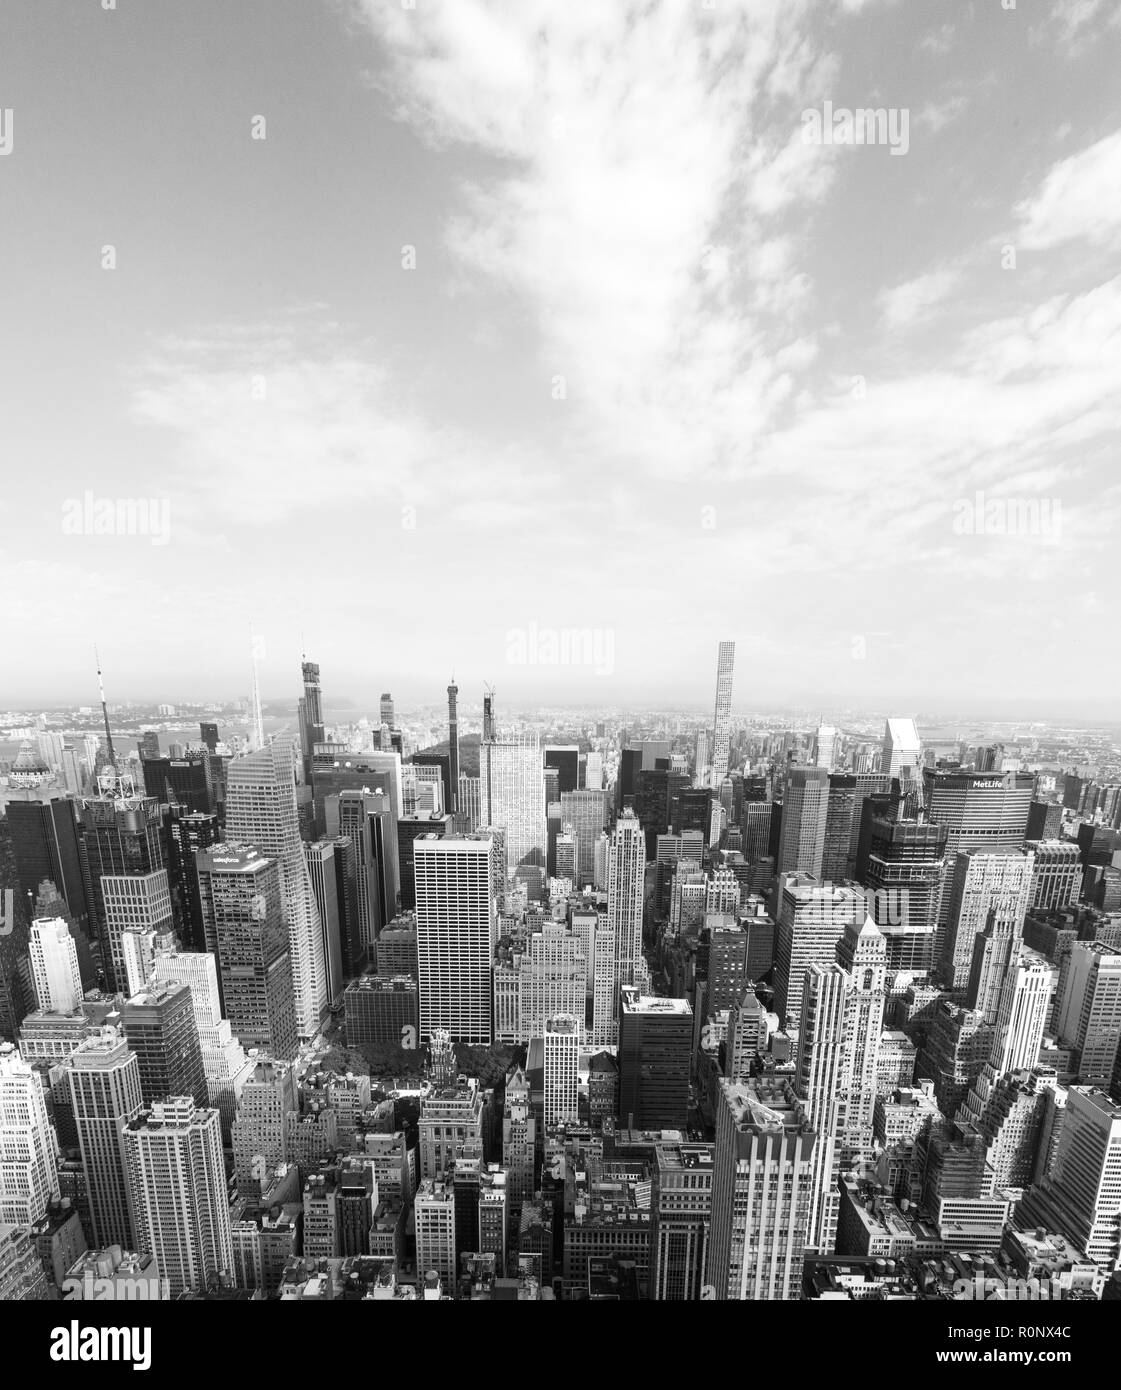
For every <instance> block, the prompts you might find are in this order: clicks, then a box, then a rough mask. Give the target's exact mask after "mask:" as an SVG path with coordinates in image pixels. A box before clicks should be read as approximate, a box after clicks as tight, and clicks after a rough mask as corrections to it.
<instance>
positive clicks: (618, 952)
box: [607, 811, 646, 1021]
mask: <svg viewBox="0 0 1121 1390" xmlns="http://www.w3.org/2000/svg"><path fill="white" fill-rule="evenodd" d="M645 873H646V840H645V836H644V835H643V833H642V827H641V825H640V824H639V822H638V818H637V817H636V816H635V815H634V813H633V812H630V811H624V813H623V815H621V816H620V817H619V820H618V822H617V823H616V825H615V829H614V830H613V831H612V833H611V845H610V849H609V851H608V856H607V928H608V931H609V932H610V933H611V934H612V936H613V938H614V942H615V997H614V999H613V1001H612V1006H613V1017H614V1019H615V1020H616V1021H617V1020H618V999H619V990H620V989H621V988H622V987H623V985H633V984H634V983H635V981H636V977H637V973H638V972H639V971H640V970H641V967H642V965H643V955H642V898H643V888H644V884H645Z"/></svg>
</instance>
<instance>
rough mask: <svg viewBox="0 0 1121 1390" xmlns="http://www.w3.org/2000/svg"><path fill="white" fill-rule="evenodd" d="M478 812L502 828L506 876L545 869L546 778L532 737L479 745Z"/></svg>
mask: <svg viewBox="0 0 1121 1390" xmlns="http://www.w3.org/2000/svg"><path fill="white" fill-rule="evenodd" d="M479 798H480V802H481V808H480V813H481V814H482V816H483V817H484V818H485V820H486V824H487V825H500V826H504V827H505V829H506V864H507V873H508V875H509V877H510V878H511V879H512V878H514V877H515V876H516V874H517V871H518V870H519V869H522V868H537V869H540V870H541V871H544V868H545V773H544V767H543V764H542V761H541V747H540V745H539V743H538V741H537V739H536V738H535V737H533V738H526V739H518V740H513V739H511V740H507V741H503V742H499V741H497V740H495V741H493V742H490V743H482V744H480V746H479Z"/></svg>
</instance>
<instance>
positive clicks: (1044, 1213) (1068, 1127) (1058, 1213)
mask: <svg viewBox="0 0 1121 1390" xmlns="http://www.w3.org/2000/svg"><path fill="white" fill-rule="evenodd" d="M1119 1218H1121V1106H1119V1105H1115V1104H1114V1103H1113V1102H1112V1101H1111V1100H1110V1099H1109V1097H1108V1096H1107V1095H1105V1094H1104V1092H1102V1091H1098V1090H1093V1089H1091V1088H1090V1087H1083V1086H1071V1087H1070V1089H1069V1090H1068V1092H1067V1103H1066V1113H1065V1116H1064V1119H1063V1126H1062V1132H1061V1135H1060V1137H1059V1143H1058V1154H1057V1156H1056V1159H1055V1166H1054V1171H1053V1175H1052V1176H1051V1177H1044V1178H1043V1179H1042V1180H1041V1181H1040V1183H1039V1185H1038V1186H1036V1187H1033V1188H1032V1189H1031V1190H1030V1191H1029V1192H1028V1194H1027V1195H1026V1197H1025V1198H1024V1200H1023V1201H1022V1202H1021V1204H1020V1205H1019V1207H1018V1208H1017V1211H1016V1225H1017V1226H1018V1227H1019V1228H1020V1229H1021V1230H1031V1229H1032V1227H1034V1226H1042V1227H1043V1228H1044V1229H1045V1230H1048V1231H1061V1232H1062V1234H1063V1235H1064V1236H1066V1238H1067V1239H1068V1240H1069V1241H1070V1242H1071V1243H1072V1244H1073V1245H1074V1247H1075V1249H1076V1250H1078V1251H1079V1253H1080V1254H1082V1255H1084V1256H1085V1257H1086V1258H1087V1259H1089V1260H1092V1261H1094V1263H1095V1264H1098V1265H1101V1266H1107V1267H1113V1266H1114V1265H1115V1264H1116V1261H1117V1260H1118V1258H1119V1257H1121V1220H1119Z"/></svg>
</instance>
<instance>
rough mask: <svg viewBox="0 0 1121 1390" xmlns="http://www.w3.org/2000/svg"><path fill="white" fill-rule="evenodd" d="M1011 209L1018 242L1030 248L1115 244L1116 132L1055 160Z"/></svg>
mask: <svg viewBox="0 0 1121 1390" xmlns="http://www.w3.org/2000/svg"><path fill="white" fill-rule="evenodd" d="M1016 213H1017V215H1018V217H1019V220H1020V232H1019V236H1020V241H1021V243H1022V244H1023V245H1024V246H1027V247H1029V248H1030V249H1032V250H1046V249H1048V248H1049V247H1052V246H1059V245H1061V244H1062V243H1064V242H1068V241H1085V242H1088V243H1090V244H1091V245H1094V246H1104V247H1110V248H1115V247H1117V246H1119V245H1121V130H1117V131H1114V132H1113V134H1111V135H1107V136H1105V138H1104V139H1101V140H1099V141H1098V142H1097V143H1096V144H1094V145H1091V146H1089V148H1088V149H1084V150H1080V151H1079V152H1078V154H1075V155H1071V156H1070V157H1069V158H1068V159H1063V160H1060V161H1059V163H1058V164H1055V165H1054V166H1053V167H1052V169H1051V170H1050V172H1049V173H1048V175H1047V177H1046V178H1045V179H1044V181H1043V185H1042V187H1041V188H1040V189H1039V191H1038V192H1037V193H1036V194H1035V195H1034V196H1033V197H1031V198H1027V199H1025V200H1024V201H1023V202H1022V203H1020V204H1019V205H1018V207H1017V208H1016Z"/></svg>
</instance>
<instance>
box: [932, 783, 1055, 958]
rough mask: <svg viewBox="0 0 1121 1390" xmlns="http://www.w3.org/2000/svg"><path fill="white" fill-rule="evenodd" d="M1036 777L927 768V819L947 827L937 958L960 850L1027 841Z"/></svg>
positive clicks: (1007, 847) (1010, 849) (1013, 848)
mask: <svg viewBox="0 0 1121 1390" xmlns="http://www.w3.org/2000/svg"><path fill="white" fill-rule="evenodd" d="M1034 782H1035V779H1034V778H1033V777H1032V776H1031V774H1030V773H1026V772H1005V773H999V772H996V773H993V772H963V771H961V770H960V769H953V770H950V771H937V770H935V769H934V768H929V767H928V768H924V769H923V805H924V807H925V808H926V816H927V819H928V820H930V821H933V822H934V823H935V824H937V825H944V826H945V827H946V875H945V879H944V880H943V886H942V907H941V912H940V915H939V919H938V929H939V939H938V941H937V943H936V946H935V958H936V959H938V958H940V957H941V955H942V937H943V936H944V935H945V932H946V929H947V927H948V925H949V921H950V910H951V904H952V898H953V894H952V892H951V891H950V883H949V879H950V877H951V876H952V874H953V873H954V869H955V865H956V863H957V856H958V854H960V853H964V851H966V850H969V849H977V850H984V851H986V852H987V853H990V854H999V853H1000V852H1001V851H1003V852H1005V853H1006V854H1016V853H1018V851H1019V849H1020V846H1021V845H1022V844H1023V842H1024V832H1025V830H1026V829H1027V821H1028V811H1029V809H1030V806H1031V796H1032V787H1033V786H1034Z"/></svg>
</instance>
